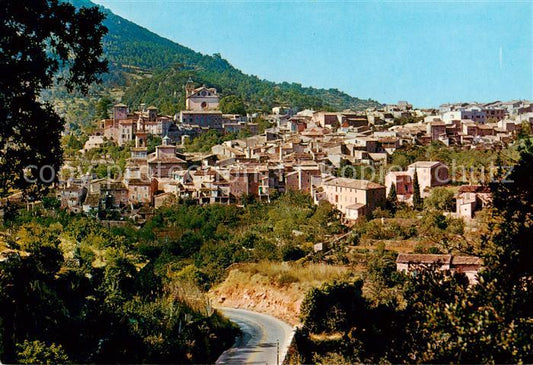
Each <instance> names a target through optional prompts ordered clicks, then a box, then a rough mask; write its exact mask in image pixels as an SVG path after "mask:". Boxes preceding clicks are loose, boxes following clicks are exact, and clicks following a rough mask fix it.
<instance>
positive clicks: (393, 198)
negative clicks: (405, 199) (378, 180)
mask: <svg viewBox="0 0 533 365" xmlns="http://www.w3.org/2000/svg"><path fill="white" fill-rule="evenodd" d="M387 208H388V209H389V210H390V211H391V212H393V213H394V212H395V211H396V209H397V208H398V195H397V194H396V185H395V184H391V186H390V190H389V196H388V197H387Z"/></svg>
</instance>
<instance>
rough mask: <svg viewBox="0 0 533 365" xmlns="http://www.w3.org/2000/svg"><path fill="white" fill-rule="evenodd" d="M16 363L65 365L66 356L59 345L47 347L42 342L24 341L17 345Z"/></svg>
mask: <svg viewBox="0 0 533 365" xmlns="http://www.w3.org/2000/svg"><path fill="white" fill-rule="evenodd" d="M17 347H18V349H19V352H18V354H17V361H18V362H19V363H21V364H65V363H67V362H68V356H67V355H66V354H65V351H64V350H63V347H61V345H56V344H55V343H53V344H51V345H47V344H46V343H44V342H42V341H37V340H36V341H28V340H25V341H24V342H23V343H21V344H17Z"/></svg>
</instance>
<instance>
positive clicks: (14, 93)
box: [0, 0, 107, 195]
mask: <svg viewBox="0 0 533 365" xmlns="http://www.w3.org/2000/svg"><path fill="white" fill-rule="evenodd" d="M0 18H2V23H1V25H0V34H2V37H1V38H0V49H2V52H1V53H0V68H1V69H2V77H1V78H0V89H1V90H2V92H1V94H0V119H1V120H2V123H3V127H2V128H1V129H0V165H2V169H1V172H0V195H5V194H7V193H8V192H9V190H10V189H13V188H17V189H23V190H25V191H26V192H27V193H28V194H31V195H39V194H40V193H42V191H43V190H46V188H47V186H49V184H50V183H52V182H53V181H54V180H55V179H54V176H53V174H52V173H51V171H55V172H57V171H59V166H61V162H62V151H61V145H60V133H61V131H62V130H63V123H64V121H63V120H62V119H61V118H60V117H59V115H57V114H56V113H55V112H54V110H53V108H52V106H51V105H50V104H48V103H46V102H43V101H40V100H39V96H40V92H41V90H43V89H45V88H48V87H51V86H52V85H53V83H54V82H59V83H62V84H64V85H65V87H66V88H67V90H69V91H71V90H74V89H77V90H79V91H81V92H86V91H87V89H88V86H89V85H90V84H91V83H93V82H95V81H98V74H99V73H101V72H104V71H106V70H107V66H106V62H104V61H102V60H101V59H100V56H101V54H102V46H101V44H100V42H101V39H102V37H103V35H104V34H105V33H106V28H105V27H104V26H102V25H101V21H102V19H103V14H102V13H100V12H99V11H98V9H97V8H80V9H76V8H75V7H74V6H72V5H70V4H66V3H60V2H58V1H56V0H42V1H37V2H31V3H21V2H19V1H14V0H5V1H2V3H1V5H0ZM31 165H34V166H36V168H32V169H27V168H28V167H29V166H31ZM45 165H48V166H50V167H51V169H48V171H47V173H46V174H41V176H39V175H40V168H41V167H43V166H45ZM25 176H26V177H29V179H25Z"/></svg>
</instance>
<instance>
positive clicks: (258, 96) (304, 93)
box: [69, 0, 380, 113]
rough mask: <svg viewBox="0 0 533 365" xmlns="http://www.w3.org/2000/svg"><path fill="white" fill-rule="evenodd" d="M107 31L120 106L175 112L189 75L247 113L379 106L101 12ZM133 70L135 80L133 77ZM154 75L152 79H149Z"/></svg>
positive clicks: (110, 81) (84, 2) (85, 2)
mask: <svg viewBox="0 0 533 365" xmlns="http://www.w3.org/2000/svg"><path fill="white" fill-rule="evenodd" d="M69 1H70V2H71V3H73V4H74V5H76V6H78V7H81V6H95V4H93V3H92V2H90V1H89V0H69ZM102 11H103V12H104V13H105V14H106V16H107V17H106V20H105V21H104V24H105V26H106V27H107V28H108V29H109V33H108V34H107V35H106V36H105V38H104V51H105V54H106V57H107V58H108V60H109V61H110V70H111V71H110V74H109V75H107V76H106V78H105V81H106V85H107V86H117V85H119V86H123V85H126V84H127V85H128V87H127V88H126V95H125V97H124V100H123V101H124V102H126V103H128V104H130V105H131V106H137V105H138V102H139V101H141V100H142V101H143V102H146V103H150V104H155V105H160V106H161V109H162V111H163V112H167V113H171V112H175V111H177V110H178V109H179V108H180V105H182V104H183V102H182V98H183V87H184V83H185V81H186V80H187V78H188V77H189V76H191V77H192V78H193V79H194V80H195V81H196V82H197V83H199V84H201V83H205V84H207V85H209V86H212V87H216V88H217V89H218V90H219V92H220V93H221V94H222V96H225V95H230V94H234V95H237V96H239V97H240V98H242V99H243V101H244V102H245V104H246V106H247V109H248V110H249V111H255V110H269V109H270V108H271V107H273V106H276V105H280V104H282V105H287V106H291V107H296V108H300V109H303V108H315V109H318V108H323V109H331V110H343V109H364V108H367V107H372V106H377V105H380V104H379V103H378V102H376V101H373V100H362V99H359V98H355V97H352V96H350V95H348V94H346V93H344V92H341V91H339V90H337V89H329V90H325V89H315V88H312V87H303V86H302V85H300V84H297V83H287V82H283V83H274V82H270V81H266V80H261V79H259V78H258V77H256V76H250V75H246V74H244V73H242V72H241V71H239V70H237V69H236V68H235V67H233V66H232V65H231V64H230V63H229V62H228V61H227V60H225V59H223V58H221V57H220V55H218V54H214V55H212V56H209V55H203V54H201V53H198V52H195V51H193V50H191V49H189V48H187V47H184V46H182V45H180V44H177V43H175V42H172V41H170V40H168V39H165V38H162V37H160V36H158V35H157V34H155V33H152V32H150V31H149V30H147V29H145V28H143V27H141V26H138V25H136V24H135V23H132V22H130V21H128V20H126V19H124V18H121V17H119V16H117V15H115V14H113V13H112V12H111V11H109V10H107V9H105V8H102ZM132 72H133V73H134V74H135V76H136V77H131V75H132ZM149 76H153V77H149Z"/></svg>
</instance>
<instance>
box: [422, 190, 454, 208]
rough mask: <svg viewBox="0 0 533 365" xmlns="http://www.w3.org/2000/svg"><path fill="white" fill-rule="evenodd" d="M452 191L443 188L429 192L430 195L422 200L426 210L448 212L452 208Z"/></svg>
mask: <svg viewBox="0 0 533 365" xmlns="http://www.w3.org/2000/svg"><path fill="white" fill-rule="evenodd" d="M453 200H454V194H453V191H451V190H450V189H447V188H443V187H436V188H434V189H432V190H431V193H430V195H429V196H428V197H427V198H426V199H425V200H424V207H425V208H426V209H435V210H440V211H444V212H449V211H451V210H452V208H453Z"/></svg>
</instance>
